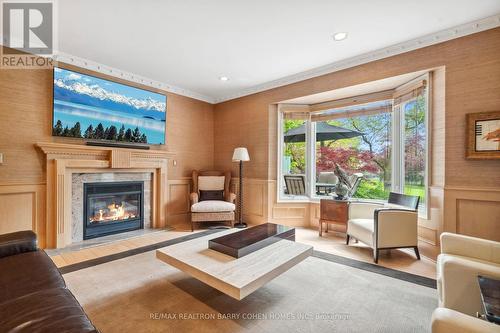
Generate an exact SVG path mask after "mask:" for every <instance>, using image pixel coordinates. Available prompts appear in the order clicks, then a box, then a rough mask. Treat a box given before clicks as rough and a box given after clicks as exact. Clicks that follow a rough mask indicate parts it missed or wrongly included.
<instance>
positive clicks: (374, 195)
mask: <svg viewBox="0 0 500 333" xmlns="http://www.w3.org/2000/svg"><path fill="white" fill-rule="evenodd" d="M389 191H390V190H389V189H384V184H383V183H382V182H381V181H379V180H377V179H363V180H362V181H361V183H360V184H359V187H358V190H357V191H356V194H355V195H354V197H356V198H362V199H379V200H386V199H387V198H388V197H389ZM405 194H408V195H416V196H419V197H420V198H421V200H422V199H424V198H425V187H424V186H419V185H405Z"/></svg>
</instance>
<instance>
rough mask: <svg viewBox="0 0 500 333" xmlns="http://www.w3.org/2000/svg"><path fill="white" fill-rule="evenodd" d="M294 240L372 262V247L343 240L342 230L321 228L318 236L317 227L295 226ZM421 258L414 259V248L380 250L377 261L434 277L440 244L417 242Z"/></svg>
mask: <svg viewBox="0 0 500 333" xmlns="http://www.w3.org/2000/svg"><path fill="white" fill-rule="evenodd" d="M295 240H296V241H297V242H301V243H304V244H309V245H312V246H313V247H314V249H315V250H317V251H322V252H327V253H332V254H336V255H339V256H343V257H347V258H351V259H355V260H359V261H364V262H368V263H373V250H372V249H371V248H369V247H368V246H366V245H364V244H362V243H360V242H358V243H355V242H354V241H351V242H350V243H349V245H346V244H345V235H344V234H341V233H335V232H330V231H329V232H328V233H325V232H324V231H323V236H322V237H319V235H318V230H316V229H306V228H296V230H295ZM418 246H419V249H420V256H421V260H417V259H416V257H415V252H414V251H413V249H400V250H381V251H380V255H379V261H378V265H380V266H384V267H387V268H392V269H396V270H399V271H403V272H407V273H412V274H416V275H420V276H425V277H428V278H431V279H435V278H436V257H437V255H438V254H439V248H438V247H437V246H432V245H430V244H428V243H424V242H419V244H418Z"/></svg>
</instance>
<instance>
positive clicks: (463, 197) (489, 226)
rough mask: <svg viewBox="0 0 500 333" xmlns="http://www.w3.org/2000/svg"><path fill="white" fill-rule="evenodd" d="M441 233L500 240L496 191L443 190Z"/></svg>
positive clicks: (499, 205) (499, 203)
mask: <svg viewBox="0 0 500 333" xmlns="http://www.w3.org/2000/svg"><path fill="white" fill-rule="evenodd" d="M445 194H446V195H445V210H444V212H445V218H444V221H445V223H444V230H443V231H449V232H456V233H459V234H464V235H469V236H474V237H480V238H485V239H491V240H495V241H500V189H485V188H458V187H446V188H445Z"/></svg>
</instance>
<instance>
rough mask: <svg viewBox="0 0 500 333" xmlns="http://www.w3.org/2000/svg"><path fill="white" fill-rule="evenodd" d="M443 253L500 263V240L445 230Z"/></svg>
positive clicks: (442, 238) (442, 243)
mask: <svg viewBox="0 0 500 333" xmlns="http://www.w3.org/2000/svg"><path fill="white" fill-rule="evenodd" d="M441 253H446V254H453V255H457V256H464V257H469V258H475V259H479V260H485V261H489V262H493V263H496V264H500V242H495V241H491V240H486V239H480V238H475V237H470V236H464V235H458V234H452V233H449V232H443V233H442V234H441Z"/></svg>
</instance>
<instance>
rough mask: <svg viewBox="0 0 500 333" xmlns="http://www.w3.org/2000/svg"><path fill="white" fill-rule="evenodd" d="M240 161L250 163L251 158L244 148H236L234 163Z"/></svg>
mask: <svg viewBox="0 0 500 333" xmlns="http://www.w3.org/2000/svg"><path fill="white" fill-rule="evenodd" d="M239 161H243V162H245V161H250V156H249V155H248V150H247V149H246V148H244V147H238V148H234V153H233V162H239Z"/></svg>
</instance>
